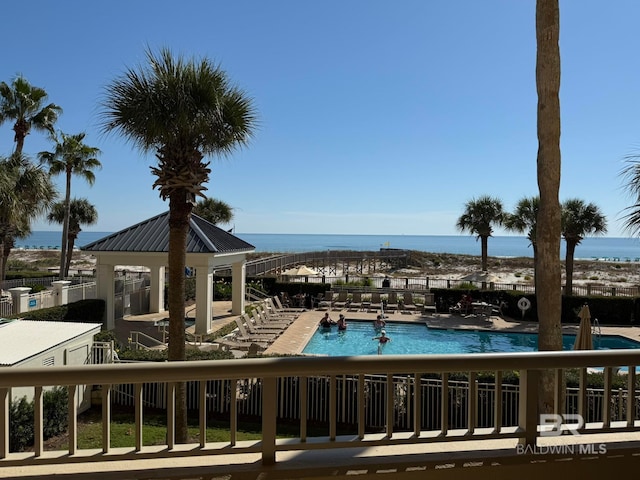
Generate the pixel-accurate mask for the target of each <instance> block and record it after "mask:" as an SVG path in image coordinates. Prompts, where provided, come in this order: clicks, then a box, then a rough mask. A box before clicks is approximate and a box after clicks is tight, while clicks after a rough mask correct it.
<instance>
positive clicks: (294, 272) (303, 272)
mask: <svg viewBox="0 0 640 480" xmlns="http://www.w3.org/2000/svg"><path fill="white" fill-rule="evenodd" d="M282 275H290V276H304V277H308V276H311V275H318V272H316V271H315V270H314V269H313V268H309V267H307V266H306V265H300V266H299V267H294V268H290V269H288V270H285V271H284V272H282Z"/></svg>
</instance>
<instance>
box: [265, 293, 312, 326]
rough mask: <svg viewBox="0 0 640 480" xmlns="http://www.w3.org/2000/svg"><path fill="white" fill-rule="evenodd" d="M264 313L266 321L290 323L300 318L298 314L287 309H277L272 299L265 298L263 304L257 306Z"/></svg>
mask: <svg viewBox="0 0 640 480" xmlns="http://www.w3.org/2000/svg"><path fill="white" fill-rule="evenodd" d="M258 306H259V307H260V308H261V310H263V311H264V312H263V313H264V316H265V318H266V319H267V320H278V321H282V322H289V323H291V322H292V321H293V320H295V319H296V318H298V317H299V316H300V313H301V312H302V311H300V312H290V311H288V309H279V308H278V306H277V305H276V302H275V300H274V299H272V298H267V299H266V300H265V301H264V302H263V303H261V304H259V305H258Z"/></svg>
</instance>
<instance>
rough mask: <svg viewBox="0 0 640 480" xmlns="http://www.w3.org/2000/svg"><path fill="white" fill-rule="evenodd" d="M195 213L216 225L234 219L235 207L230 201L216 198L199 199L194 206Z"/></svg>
mask: <svg viewBox="0 0 640 480" xmlns="http://www.w3.org/2000/svg"><path fill="white" fill-rule="evenodd" d="M193 213H195V214H196V215H198V216H199V217H202V218H204V219H205V220H207V221H208V222H211V223H213V224H214V225H218V224H219V223H230V222H231V220H233V208H231V206H230V205H229V204H228V203H226V202H223V201H222V200H216V199H215V198H204V199H202V200H198V203H196V204H195V206H194V207H193Z"/></svg>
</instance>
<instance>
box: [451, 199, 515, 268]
mask: <svg viewBox="0 0 640 480" xmlns="http://www.w3.org/2000/svg"><path fill="white" fill-rule="evenodd" d="M504 220H505V212H504V209H503V207H502V202H501V201H500V200H499V199H497V198H493V197H490V196H489V195H484V196H481V197H478V198H477V199H472V200H469V201H468V202H467V203H466V204H465V209H464V213H463V214H462V215H461V216H460V218H458V222H457V223H456V227H457V228H458V230H460V231H461V232H467V231H468V232H469V233H470V234H472V235H476V236H477V238H479V239H480V242H481V245H482V247H481V248H482V270H483V271H485V272H486V271H487V264H488V240H489V237H490V236H491V235H492V234H493V227H494V225H496V226H498V225H502V224H503V223H504Z"/></svg>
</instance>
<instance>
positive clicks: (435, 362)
mask: <svg viewBox="0 0 640 480" xmlns="http://www.w3.org/2000/svg"><path fill="white" fill-rule="evenodd" d="M638 364H640V351H638V350H615V351H614V350H602V351H564V352H533V353H530V352H522V353H491V354H467V355H385V356H383V357H378V356H375V355H372V356H359V357H322V358H318V357H284V358H248V359H242V360H217V361H192V362H157V363H156V362H149V363H127V364H117V365H84V366H53V367H46V368H42V367H39V368H31V367H25V368H7V369H3V371H2V375H0V466H2V465H3V464H11V465H34V464H43V463H46V459H45V458H43V457H42V448H41V447H42V445H41V444H40V445H38V446H37V448H36V449H35V452H34V453H31V454H28V453H26V454H25V453H19V454H15V455H14V454H13V453H9V447H8V442H7V439H8V437H9V435H8V431H9V430H8V429H9V418H8V414H6V412H8V411H9V401H10V397H11V395H10V394H9V392H10V391H11V389H12V388H16V387H36V392H38V391H39V390H38V389H41V388H42V387H45V386H47V387H48V386H58V385H60V386H70V387H69V388H70V392H71V394H72V395H76V394H77V388H78V386H84V385H97V386H99V387H101V388H100V390H101V392H102V414H103V421H102V425H103V427H102V428H103V438H104V439H107V441H106V442H107V443H105V444H104V445H103V447H102V452H98V453H96V450H94V449H92V450H81V449H78V446H77V435H76V434H75V432H76V431H77V421H76V410H75V409H76V403H75V402H74V401H72V399H71V397H70V401H69V406H68V409H69V420H70V425H69V428H70V431H73V432H74V434H73V437H72V436H70V444H69V447H68V448H69V454H73V457H74V459H73V461H74V462H81V461H84V462H92V461H104V460H119V459H120V460H122V459H131V458H132V457H131V455H132V454H133V453H135V452H140V453H143V454H144V455H145V457H144V458H165V457H167V456H170V453H171V452H170V451H171V450H173V449H174V446H175V438H173V432H172V431H171V429H168V432H167V446H168V448H165V449H159V448H157V447H145V446H143V444H142V432H143V424H142V415H140V416H138V415H136V428H135V435H136V438H135V441H136V447H132V448H130V449H118V451H115V450H111V448H110V445H109V443H108V439H109V438H110V428H111V426H110V424H111V422H110V415H111V407H110V402H109V399H110V396H111V390H112V386H114V385H120V384H134V386H135V391H136V395H135V402H136V404H135V405H136V407H135V408H136V411H138V410H139V409H141V408H142V405H143V395H142V393H143V391H144V384H145V383H158V382H160V383H164V384H166V391H167V392H168V394H169V398H168V400H167V405H171V406H172V407H171V408H167V416H168V418H167V420H168V422H170V423H171V424H172V425H175V423H174V422H175V420H174V418H173V415H174V410H173V406H174V405H175V401H176V400H175V399H174V398H173V397H172V396H173V395H175V390H176V388H175V384H178V383H183V382H199V389H200V393H199V395H200V399H201V403H200V406H199V407H198V408H199V413H200V429H201V431H200V438H201V439H205V438H206V425H207V407H206V400H207V398H208V391H207V385H208V383H209V381H211V380H216V381H219V380H226V381H230V382H231V383H230V384H228V387H227V388H228V390H226V393H225V394H224V395H223V396H225V397H226V396H227V395H228V401H229V402H230V403H231V405H232V407H231V412H232V413H231V419H230V433H231V438H232V440H231V445H229V444H228V443H222V444H219V443H216V444H208V443H207V442H206V440H201V441H200V445H195V444H193V445H191V446H189V445H186V446H184V447H183V448H181V450H180V453H181V454H183V455H184V454H187V455H188V454H189V453H188V451H193V452H194V453H193V454H194V455H196V454H197V455H208V454H209V455H212V454H220V453H226V454H238V453H249V452H254V453H255V452H260V453H261V455H262V462H263V464H264V465H269V464H273V463H275V460H276V457H275V453H276V451H287V450H288V451H291V450H312V449H318V448H325V449H331V448H333V449H343V448H347V447H352V448H353V447H367V446H381V445H407V444H421V443H431V442H434V441H436V442H446V441H449V440H454V439H455V440H456V441H458V442H465V441H476V440H483V439H512V440H515V439H520V441H521V442H522V443H523V444H525V445H535V443H536V438H537V437H538V436H541V435H543V434H542V433H541V431H540V430H539V422H540V420H539V419H538V416H537V404H538V395H539V393H538V378H539V372H540V370H542V369H544V370H555V372H556V376H557V379H558V378H560V379H561V378H562V375H563V371H564V370H566V369H569V368H578V369H581V370H582V371H586V369H587V367H593V366H599V367H605V378H610V376H611V374H612V370H613V368H615V367H619V366H628V367H629V372H628V374H627V375H628V389H629V390H630V391H632V390H635V377H636V374H635V372H636V366H637V365H638ZM505 370H515V371H519V373H520V375H519V378H520V383H519V398H518V402H517V406H516V408H517V409H518V412H517V418H518V425H517V426H516V427H509V428H505V427H502V426H501V420H500V418H501V417H500V415H498V414H496V419H494V421H493V428H489V429H479V428H478V429H476V426H475V420H474V419H475V413H474V412H475V410H474V408H475V402H476V400H477V395H478V389H477V386H476V384H475V383H474V380H473V379H474V378H476V375H477V373H478V372H487V371H494V372H496V379H498V378H500V372H503V371H505ZM454 372H468V373H469V387H468V393H467V395H469V399H470V400H469V401H468V405H469V407H468V408H469V410H468V412H469V414H468V420H467V424H466V425H467V426H466V429H465V430H464V431H463V432H462V433H463V434H461V432H460V431H457V432H455V431H453V430H452V431H449V430H448V422H447V420H446V410H442V422H441V423H442V424H441V425H440V426H436V427H435V428H436V430H435V432H438V431H439V434H438V435H437V436H434V435H432V434H431V433H429V432H433V429H431V430H427V431H426V432H425V433H426V434H423V433H422V428H421V425H420V424H419V423H415V426H414V432H411V435H410V436H407V432H402V431H400V432H394V426H393V424H394V422H393V421H389V420H388V419H390V418H393V415H394V402H393V401H390V402H389V401H388V402H386V405H387V406H386V408H385V410H384V411H385V414H384V415H385V416H386V418H387V427H386V433H385V434H382V435H380V434H370V435H367V434H365V431H364V429H363V427H360V426H359V427H358V429H359V432H358V435H350V436H345V437H339V436H337V435H336V426H337V422H338V418H337V413H338V410H337V404H338V403H339V401H338V397H337V395H338V392H337V387H336V379H337V378H339V377H341V376H353V377H357V378H358V385H360V386H361V387H360V388H357V390H354V392H353V394H354V395H355V397H354V398H357V402H358V407H357V408H359V409H361V410H359V411H362V412H364V409H365V408H366V404H367V401H366V394H365V388H364V376H365V375H371V374H373V375H382V376H383V378H386V386H383V388H382V389H381V390H379V391H378V392H377V393H376V395H378V394H380V393H382V394H383V396H384V398H387V399H393V398H394V387H395V385H394V378H399V377H404V378H405V379H407V382H409V383H407V385H415V384H417V383H418V382H419V381H420V380H421V377H422V376H423V375H424V374H427V373H439V374H441V375H442V389H441V392H442V393H441V395H442V396H441V399H442V402H443V405H446V402H447V401H448V398H449V395H450V394H451V388H453V387H452V386H451V385H450V384H449V380H448V375H449V374H450V373H454ZM294 377H298V380H297V381H298V382H300V381H301V380H302V379H305V381H304V382H300V384H299V385H300V390H299V392H300V407H299V408H300V409H301V410H302V411H301V414H300V422H301V425H300V431H301V434H300V438H299V439H278V438H277V435H276V422H277V420H276V419H277V418H278V405H279V401H278V398H279V397H278V395H279V390H280V388H279V382H283V381H285V380H286V379H291V378H294ZM314 377H325V378H328V390H327V392H326V393H323V394H322V395H323V397H324V399H325V401H326V400H329V401H328V403H326V409H327V410H328V419H329V436H328V437H326V436H320V437H314V439H313V441H309V438H308V437H309V435H308V433H307V428H306V427H307V425H306V421H307V420H306V419H307V416H306V410H305V409H306V405H307V402H308V401H309V399H310V398H312V397H313V396H314V395H316V394H317V392H316V391H315V390H311V388H312V387H313V383H312V384H307V381H306V379H312V378H314ZM246 379H250V380H251V381H257V382H259V384H260V392H261V393H260V395H258V396H257V397H256V398H255V400H256V401H258V402H259V406H260V412H261V416H262V434H261V439H260V440H257V441H255V442H244V443H243V445H240V444H239V443H236V442H235V440H234V439H235V435H236V433H237V426H238V419H237V409H236V407H235V405H236V402H238V401H239V400H240V399H239V396H238V395H239V394H240V393H239V392H241V388H240V387H241V385H243V382H245V381H246ZM557 379H556V385H561V384H560V383H559V381H557ZM234 385H235V387H234ZM308 388H309V390H308ZM494 388H495V395H500V396H499V397H498V398H501V393H500V392H501V383H500V382H499V381H496V384H495V387H494ZM586 388H587V387H586V375H581V376H580V387H579V390H580V395H581V396H582V397H584V396H585V395H586V393H584V392H586ZM40 391H41V390H40ZM343 393H344V392H343ZM474 397H476V399H474ZM413 398H414V400H413V402H414V404H413V405H412V406H411V408H412V409H415V410H416V411H421V409H422V408H437V405H435V404H432V403H429V404H428V407H427V405H426V404H425V402H430V400H428V399H426V398H423V397H422V393H420V390H415V395H414V396H413ZM626 398H627V400H626V412H627V413H626V418H625V419H624V421H615V422H611V421H609V420H608V419H609V416H608V415H609V413H606V412H608V411H609V410H608V408H609V405H610V404H609V403H608V400H607V401H605V403H604V405H605V406H604V407H603V411H605V410H606V412H605V413H603V415H607V417H606V420H605V421H604V423H602V422H600V423H594V424H592V425H589V426H585V427H584V428H582V429H581V430H580V433H581V434H582V435H584V434H601V433H612V432H623V431H624V432H638V431H640V423H639V422H638V419H637V415H638V413H637V411H636V407H635V402H636V395H635V394H631V395H627V397H626ZM581 405H583V407H580V408H584V402H582V403H581ZM443 408H444V407H443ZM500 408H502V407H501V406H496V411H497V412H498V413H499V412H500ZM36 409H37V411H36V418H41V415H42V408H41V406H38V403H36ZM2 412H5V414H2ZM561 413H564V411H563V410H562V411H561ZM580 413H582V410H581V411H580ZM574 417H575V415H574ZM416 422H418V420H417V419H416ZM35 428H36V429H41V428H42V425H41V423H37V422H36V426H35ZM465 432H466V433H465ZM38 435H40V437H38V438H41V435H42V432H41V431H40V432H39V433H38ZM568 437H571V436H568ZM564 438H565V440H570V439H571V438H572V437H571V438H569V439H567V436H565V437H564ZM576 442H577V440H576ZM229 446H231V447H232V448H229ZM188 449H191V450H188ZM462 449H464V447H462ZM196 451H197V453H196ZM47 453H49V452H47ZM63 453H64V452H59V453H58V454H57V455H58V456H60V455H61V454H63ZM52 458H53V457H52ZM60 458H62V457H60ZM141 458H142V457H141ZM53 461H55V460H53Z"/></svg>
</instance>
